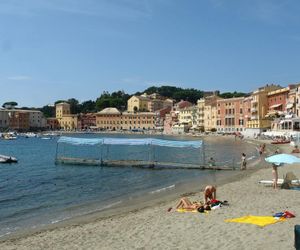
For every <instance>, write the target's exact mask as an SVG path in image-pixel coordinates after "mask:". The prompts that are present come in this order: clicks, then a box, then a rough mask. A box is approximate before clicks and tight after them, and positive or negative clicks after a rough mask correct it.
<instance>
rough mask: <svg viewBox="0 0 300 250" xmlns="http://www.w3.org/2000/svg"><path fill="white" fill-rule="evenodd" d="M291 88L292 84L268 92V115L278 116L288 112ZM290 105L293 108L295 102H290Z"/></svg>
mask: <svg viewBox="0 0 300 250" xmlns="http://www.w3.org/2000/svg"><path fill="white" fill-rule="evenodd" d="M290 90H291V86H289V87H286V88H280V89H276V90H273V91H270V92H268V94H267V97H268V113H267V114H266V116H267V117H276V116H280V115H284V114H286V110H287V104H288V101H289V93H290ZM291 105H292V106H291ZM288 107H289V108H292V107H293V104H292V103H289V106H288Z"/></svg>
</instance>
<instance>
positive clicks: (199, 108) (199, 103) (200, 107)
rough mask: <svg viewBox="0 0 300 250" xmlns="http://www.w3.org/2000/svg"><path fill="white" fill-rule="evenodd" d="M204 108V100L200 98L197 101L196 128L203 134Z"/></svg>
mask: <svg viewBox="0 0 300 250" xmlns="http://www.w3.org/2000/svg"><path fill="white" fill-rule="evenodd" d="M204 107H205V99H204V98H201V99H199V100H198V101H197V127H198V128H199V130H200V131H202V132H204V130H205V129H204Z"/></svg>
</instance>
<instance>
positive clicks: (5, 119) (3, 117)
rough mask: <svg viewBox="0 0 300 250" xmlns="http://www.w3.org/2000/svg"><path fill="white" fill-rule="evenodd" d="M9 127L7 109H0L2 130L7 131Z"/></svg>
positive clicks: (0, 126)
mask: <svg viewBox="0 0 300 250" xmlns="http://www.w3.org/2000/svg"><path fill="white" fill-rule="evenodd" d="M8 127H9V116H8V112H7V110H5V109H0V130H5V129H7V128H8Z"/></svg>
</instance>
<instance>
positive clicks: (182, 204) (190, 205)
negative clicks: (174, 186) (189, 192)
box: [176, 197, 203, 210]
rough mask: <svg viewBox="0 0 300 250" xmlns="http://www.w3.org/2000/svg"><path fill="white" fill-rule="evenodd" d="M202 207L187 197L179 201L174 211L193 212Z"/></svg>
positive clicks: (199, 203)
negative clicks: (184, 210)
mask: <svg viewBox="0 0 300 250" xmlns="http://www.w3.org/2000/svg"><path fill="white" fill-rule="evenodd" d="M201 206H203V204H202V203H201V202H191V201H190V200H189V199H188V198H187V197H183V198H181V199H180V201H179V203H178V204H177V205H176V209H179V208H184V209H188V210H195V209H198V208H199V207H201Z"/></svg>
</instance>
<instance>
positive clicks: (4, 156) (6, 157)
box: [0, 155, 18, 163]
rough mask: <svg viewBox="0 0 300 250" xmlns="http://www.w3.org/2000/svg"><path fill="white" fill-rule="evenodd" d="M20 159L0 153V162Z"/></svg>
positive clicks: (14, 161) (12, 161)
mask: <svg viewBox="0 0 300 250" xmlns="http://www.w3.org/2000/svg"><path fill="white" fill-rule="evenodd" d="M17 162H18V160H17V158H15V157H12V156H7V155H0V163H17Z"/></svg>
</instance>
